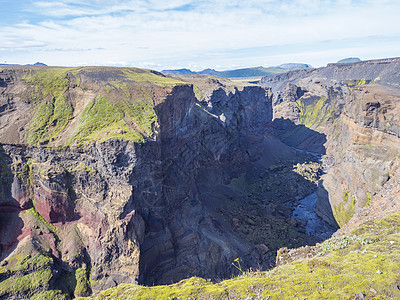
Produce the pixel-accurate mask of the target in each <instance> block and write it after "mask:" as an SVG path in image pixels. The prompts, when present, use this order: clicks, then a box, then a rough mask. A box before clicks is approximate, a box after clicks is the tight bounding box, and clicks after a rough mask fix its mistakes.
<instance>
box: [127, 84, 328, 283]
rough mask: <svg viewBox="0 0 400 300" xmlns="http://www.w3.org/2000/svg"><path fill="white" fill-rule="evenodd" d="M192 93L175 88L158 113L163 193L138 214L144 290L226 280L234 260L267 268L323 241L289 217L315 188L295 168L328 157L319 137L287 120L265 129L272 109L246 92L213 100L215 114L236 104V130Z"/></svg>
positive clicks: (234, 126) (160, 174)
mask: <svg viewBox="0 0 400 300" xmlns="http://www.w3.org/2000/svg"><path fill="white" fill-rule="evenodd" d="M190 92H192V91H191V89H190V88H188V87H180V88H175V89H174V92H173V93H171V95H170V96H169V98H167V99H166V101H165V102H163V103H161V104H158V105H157V107H156V110H157V115H158V117H159V125H160V128H159V129H160V130H159V132H160V134H159V139H157V142H158V143H157V145H158V146H157V147H159V148H160V149H159V158H158V159H160V161H161V164H160V170H159V173H158V174H157V176H158V179H157V180H159V178H161V180H162V182H160V185H161V186H162V187H161V189H160V193H159V196H158V197H157V198H154V199H152V202H149V203H151V204H152V205H149V206H148V207H144V206H143V204H141V207H135V209H138V210H139V211H141V212H142V213H141V215H142V217H143V220H144V222H145V232H144V234H145V236H144V242H143V243H141V258H140V278H139V283H141V284H147V285H152V284H165V283H171V282H176V281H178V280H180V279H183V278H187V277H190V276H202V277H206V278H211V279H212V280H216V279H217V278H221V279H222V278H227V277H230V276H232V274H236V272H235V269H234V268H233V267H231V263H232V261H233V259H235V258H237V257H240V258H241V259H242V260H241V262H243V268H258V267H261V268H262V269H264V270H265V269H268V268H271V267H273V265H274V263H275V256H276V251H277V250H278V249H279V248H281V247H291V248H293V247H300V246H304V245H311V244H315V243H316V242H318V241H320V240H321V239H318V238H315V237H312V236H309V235H307V234H306V228H305V227H306V224H305V222H304V221H302V220H299V219H296V217H295V216H293V210H294V207H295V206H296V205H299V201H300V199H302V198H304V197H306V196H308V195H309V194H312V193H315V192H316V190H317V185H316V183H315V181H314V182H312V181H310V180H307V179H305V178H304V176H302V175H300V174H299V173H298V172H295V170H294V168H295V166H297V164H302V163H310V162H314V163H316V162H317V161H318V160H319V158H320V156H321V155H323V154H325V147H324V143H325V142H326V137H325V135H324V134H321V133H318V132H316V131H314V130H311V129H309V128H307V127H305V126H303V125H296V124H294V123H293V122H291V121H290V120H286V119H277V120H274V121H272V120H271V119H272V108H271V107H269V110H268V111H270V112H271V114H268V113H267V112H265V110H264V109H263V108H264V106H265V107H266V106H267V105H266V104H265V103H267V101H265V103H264V102H263V103H264V104H263V106H260V105H261V104H260V103H262V100H257V99H252V98H251V97H250V96H251V93H250V92H249V91H247V90H245V93H243V94H240V96H238V95H233V94H232V95H233V96H230V95H228V94H226V93H223V94H222V93H221V94H222V96H221V97H228V98H229V97H232V98H229V99H222V100H220V99H215V103H214V102H213V105H214V106H215V107H217V106H218V105H219V106H221V107H222V106H223V103H224V101H225V102H229V101H230V100H232V101H238V103H239V104H240V105H238V106H237V107H233V108H235V109H236V110H237V111H234V112H235V114H233V115H232V116H231V118H236V119H235V120H237V122H232V120H229V119H227V121H226V122H224V121H222V119H223V118H218V117H215V116H217V115H218V113H216V114H214V111H211V114H210V113H209V112H207V111H206V110H207V108H206V107H204V106H203V107H202V108H201V107H200V106H195V105H194V104H195V99H194V95H193V97H192V98H190V97H189V96H188V95H189V94H188V93H190ZM258 92H259V93H260V95H259V97H260V98H262V97H263V96H264V97H265V91H264V94H262V93H261V92H262V91H258ZM246 93H249V95H250V96H247V95H246ZM172 95H173V96H172ZM235 97H236V98H235ZM246 97H247V98H246ZM172 98H173V99H172ZM243 98H246V99H245V100H243ZM217 100H218V101H217ZM250 100H254V101H250ZM245 101H248V102H245ZM257 101H259V102H260V103H258V104H257V103H256V104H254V103H253V102H257ZM221 103H222V104H221ZM244 104H246V105H244ZM257 105H258V106H257ZM214 106H213V109H214ZM230 124H231V125H232V127H230ZM157 180H155V181H157ZM314 208H315V207H314ZM144 211H147V212H148V213H147V214H144V213H143V212H144ZM332 233H333V231H332Z"/></svg>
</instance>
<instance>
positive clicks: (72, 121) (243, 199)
mask: <svg viewBox="0 0 400 300" xmlns="http://www.w3.org/2000/svg"><path fill="white" fill-rule="evenodd" d="M0 83H1V85H0V95H1V97H0V102H1V110H2V114H1V117H0V124H1V130H0V140H1V142H2V144H3V146H2V151H1V170H0V171H1V180H2V185H1V194H0V214H1V218H0V220H1V228H0V237H1V238H0V257H1V260H2V263H1V267H0V272H1V273H0V278H1V280H2V281H1V282H0V296H2V297H11V298H12V297H15V298H18V297H26V296H31V295H33V294H34V293H36V294H37V293H42V294H40V295H43V296H44V295H47V296H49V295H52V296H53V297H55V295H59V294H61V293H63V294H64V295H67V296H68V297H73V296H84V295H88V294H90V293H91V292H95V291H98V290H102V289H105V288H108V287H113V286H115V285H117V284H120V283H141V284H148V285H152V284H162V283H170V282H171V281H177V280H180V279H182V278H186V277H189V276H192V275H198V276H203V277H206V278H210V279H214V280H215V279H217V278H225V277H229V276H231V274H234V272H235V269H234V267H233V266H232V264H231V263H232V262H233V260H234V259H236V258H237V257H240V258H241V261H242V265H243V268H247V267H252V266H253V267H256V266H258V265H259V266H264V268H268V267H270V266H271V265H272V264H273V262H274V260H275V254H274V253H275V251H276V250H277V249H278V248H280V247H282V246H285V245H289V246H296V245H302V244H305V243H308V242H313V241H315V240H314V239H313V238H312V237H309V236H307V235H306V234H305V230H304V224H302V223H301V222H300V221H299V220H297V221H296V219H293V218H292V210H293V205H292V203H293V202H295V201H296V200H298V199H299V197H302V196H305V195H307V194H308V193H309V190H310V189H313V188H314V187H315V180H316V179H315V178H313V179H311V180H309V179H307V178H306V176H304V174H303V173H304V172H303V173H302V172H299V171H298V172H296V170H297V169H296V170H294V169H293V166H294V165H296V164H299V165H300V164H302V166H303V165H304V166H305V167H304V168H306V167H307V164H308V163H309V162H310V161H312V160H313V159H314V158H313V157H312V156H310V155H308V154H306V153H302V152H295V151H293V150H292V149H291V148H290V147H289V146H287V145H285V144H283V143H281V142H280V141H279V140H278V139H277V138H276V136H275V134H274V130H273V124H272V122H271V121H272V102H271V101H272V94H271V92H270V90H269V89H266V88H262V87H260V86H237V85H234V84H232V83H231V82H229V81H226V80H222V79H221V80H219V79H215V78H210V77H206V76H189V77H184V78H172V77H165V76H163V75H161V74H159V73H156V72H151V71H147V70H139V69H118V68H71V69H67V68H47V67H45V68H38V67H36V68H35V67H29V68H26V67H13V68H8V69H4V70H2V71H1V72H0ZM277 174H281V175H282V176H283V177H280V176H278V175H277ZM283 178H285V179H283ZM48 290H49V291H48ZM46 293H47V294H46ZM49 293H50V294H49ZM51 293H53V294H51Z"/></svg>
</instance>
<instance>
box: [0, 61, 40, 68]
mask: <svg viewBox="0 0 400 300" xmlns="http://www.w3.org/2000/svg"><path fill="white" fill-rule="evenodd" d="M0 66H20V64H0ZM25 66H42V67H47V65H46V64H44V63H41V62H35V63H34V64H26V65H25Z"/></svg>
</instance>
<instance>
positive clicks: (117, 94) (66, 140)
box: [19, 67, 188, 146]
mask: <svg viewBox="0 0 400 300" xmlns="http://www.w3.org/2000/svg"><path fill="white" fill-rule="evenodd" d="M19 72H22V76H21V79H22V82H24V83H25V85H26V86H27V89H28V94H29V95H30V96H29V99H26V101H27V102H28V103H30V107H31V108H30V111H31V112H30V113H31V117H30V119H29V122H28V124H27V127H26V131H25V134H24V136H25V142H26V143H27V144H29V145H38V144H41V145H50V146H52V145H53V144H52V142H53V141H54V140H56V139H58V140H59V141H62V142H57V143H56V146H62V145H71V144H73V145H79V146H82V145H84V144H86V143H87V142H90V141H99V142H103V141H105V140H107V139H111V138H113V139H122V140H129V141H134V142H144V141H145V140H146V139H147V138H149V137H151V136H152V135H153V127H154V124H155V123H156V122H157V115H156V112H155V105H156V103H158V102H160V101H162V97H165V95H166V94H168V92H169V91H170V90H171V89H172V88H173V87H175V86H176V85H182V84H188V83H185V82H182V81H180V80H178V79H174V78H170V77H166V76H164V75H162V74H161V73H158V72H154V71H151V70H144V69H136V68H108V67H87V68H61V67H45V68H26V69H21V70H19ZM79 99H91V100H90V101H89V100H84V102H79V101H82V100H79ZM85 101H86V103H85ZM64 135H65V136H64ZM60 143H61V145H60ZM53 146H54V145H53Z"/></svg>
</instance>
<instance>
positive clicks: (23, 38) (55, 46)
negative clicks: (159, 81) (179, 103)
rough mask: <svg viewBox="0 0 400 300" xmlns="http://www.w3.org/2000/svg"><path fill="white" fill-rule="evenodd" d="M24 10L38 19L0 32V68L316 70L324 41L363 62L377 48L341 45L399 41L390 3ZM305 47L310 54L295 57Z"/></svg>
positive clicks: (325, 0) (142, 1) (189, 3)
mask: <svg viewBox="0 0 400 300" xmlns="http://www.w3.org/2000/svg"><path fill="white" fill-rule="evenodd" d="M33 4H34V5H33V6H31V7H28V9H29V11H30V12H31V14H32V15H36V16H38V15H39V16H41V18H42V20H41V21H40V22H36V23H35V22H34V21H31V22H30V21H28V22H27V23H25V24H19V25H18V24H14V25H13V26H8V27H3V28H1V27H0V39H1V40H2V45H1V46H0V61H1V60H5V59H3V58H7V60H8V61H10V60H11V59H13V60H15V62H16V63H30V62H32V61H36V60H42V61H44V62H45V63H48V64H57V65H77V64H82V62H84V63H86V64H91V65H93V64H99V65H104V64H111V63H112V64H115V65H122V64H126V65H136V66H154V67H155V68H163V67H167V66H168V67H185V66H186V67H187V66H189V65H191V66H193V67H194V68H196V66H198V67H203V66H204V67H216V66H217V65H219V66H220V67H221V68H229V67H230V66H233V65H235V66H247V65H262V64H263V65H268V64H276V63H275V61H276V59H282V60H281V61H279V62H278V63H283V62H287V61H303V62H309V63H312V64H320V61H324V60H323V59H322V58H321V57H320V56H318V55H316V54H315V53H319V55H327V59H328V54H327V53H328V52H329V49H328V50H327V49H324V48H323V41H332V40H336V41H337V45H336V46H333V48H334V49H342V50H340V51H338V52H337V53H340V54H345V53H347V52H346V49H348V50H351V51H348V52H352V51H354V52H357V53H354V54H352V55H356V56H357V55H359V56H360V55H361V54H358V53H363V54H365V57H366V58H368V54H367V52H368V49H371V50H370V53H371V55H373V53H376V51H377V49H375V48H374V49H373V47H366V45H367V44H366V43H364V44H362V45H361V46H359V47H358V48H357V47H354V46H347V47H346V40H347V41H351V40H352V39H357V40H368V39H370V40H371V41H374V42H377V39H376V38H375V39H372V38H371V36H384V37H386V40H385V43H386V44H387V40H388V39H390V38H392V39H393V43H394V46H392V47H391V48H390V49H392V50H394V49H398V48H396V47H397V46H396V45H398V44H399V43H400V26H398V25H399V21H398V11H400V3H398V2H397V1H391V0H384V1H377V0H366V1H351V0H339V1H333V0H298V1H294V0H292V1H289V0H286V1H277V0H259V1H256V0H248V1H243V0H229V1H228V0H220V1H211V0H203V1H194V0H171V1H158V0H137V1H119V0H114V1H112V0H109V1H104V0H97V1H71V0H70V1H67V0H59V1H34V2H33ZM28 20H29V19H28ZM378 41H379V40H378ZM331 44H332V43H331ZM386 44H384V43H383V44H380V46H379V45H378V48H379V47H380V48H382V47H383V46H384V45H386ZM296 45H297V47H298V50H297V52H296ZM304 45H310V46H312V45H315V47H316V48H315V49H313V50H306V51H304V50H303V48H304ZM332 45H333V44H332ZM371 46H372V45H371ZM288 48H289V49H290V51H288V50H287V49H288ZM355 48H357V49H358V50H356V49H355ZM241 49H242V50H241ZM260 49H265V51H266V52H265V53H261V52H260ZM334 49H332V50H330V51H331V52H330V53H332V51H334ZM372 49H373V50H372ZM383 50H384V49H383V48H382V49H381V51H382V53H388V51H386V52H384V51H383ZM268 51H272V52H279V53H281V54H280V55H281V56H279V55H277V54H275V53H268ZM296 53H297V54H296ZM313 53H314V54H313ZM394 53H395V52H394ZM300 55H303V56H304V59H301V57H300ZM374 55H375V54H374ZM393 55H394V54H393ZM317 57H318V59H317ZM329 57H331V56H329ZM329 59H330V58H329ZM257 61H258V62H257ZM326 61H327V60H325V62H326Z"/></svg>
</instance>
